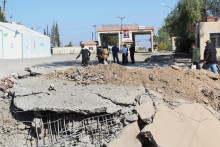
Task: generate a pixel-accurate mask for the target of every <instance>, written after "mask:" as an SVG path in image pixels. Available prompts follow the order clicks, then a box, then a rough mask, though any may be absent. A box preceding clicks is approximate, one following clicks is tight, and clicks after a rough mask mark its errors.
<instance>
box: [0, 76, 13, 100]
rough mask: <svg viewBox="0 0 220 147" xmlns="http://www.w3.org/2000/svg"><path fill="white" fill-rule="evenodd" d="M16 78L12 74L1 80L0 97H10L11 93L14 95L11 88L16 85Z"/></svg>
mask: <svg viewBox="0 0 220 147" xmlns="http://www.w3.org/2000/svg"><path fill="white" fill-rule="evenodd" d="M14 82H15V79H14V78H13V77H12V76H10V77H8V78H5V79H3V80H1V81H0V97H2V98H8V97H9V95H13V93H11V91H10V90H9V89H10V88H12V87H13V86H14Z"/></svg>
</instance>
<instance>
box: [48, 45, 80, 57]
mask: <svg viewBox="0 0 220 147" xmlns="http://www.w3.org/2000/svg"><path fill="white" fill-rule="evenodd" d="M80 50H81V47H80V46H77V47H55V48H52V54H53V55H57V54H79V53H80Z"/></svg>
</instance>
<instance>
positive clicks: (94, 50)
mask: <svg viewBox="0 0 220 147" xmlns="http://www.w3.org/2000/svg"><path fill="white" fill-rule="evenodd" d="M90 47H92V48H93V49H89V48H90ZM85 48H87V49H88V50H89V51H90V52H91V53H92V54H96V51H97V49H96V45H85Z"/></svg>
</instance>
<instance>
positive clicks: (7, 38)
mask: <svg viewBox="0 0 220 147" xmlns="http://www.w3.org/2000/svg"><path fill="white" fill-rule="evenodd" d="M15 28H16V27H15ZM0 30H1V32H2V33H1V34H0V35H1V40H0V41H1V44H0V48H1V49H0V50H1V52H2V55H1V57H2V58H4V59H17V58H22V46H21V44H22V42H21V41H22V40H21V39H22V36H21V34H19V33H17V32H16V29H10V28H7V27H5V26H0Z"/></svg>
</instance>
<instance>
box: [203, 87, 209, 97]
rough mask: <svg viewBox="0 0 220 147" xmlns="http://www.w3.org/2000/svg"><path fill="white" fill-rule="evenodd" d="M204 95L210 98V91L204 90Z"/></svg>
mask: <svg viewBox="0 0 220 147" xmlns="http://www.w3.org/2000/svg"><path fill="white" fill-rule="evenodd" d="M202 93H203V94H204V95H205V96H207V97H208V96H210V93H209V91H208V90H206V89H203V90H202Z"/></svg>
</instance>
